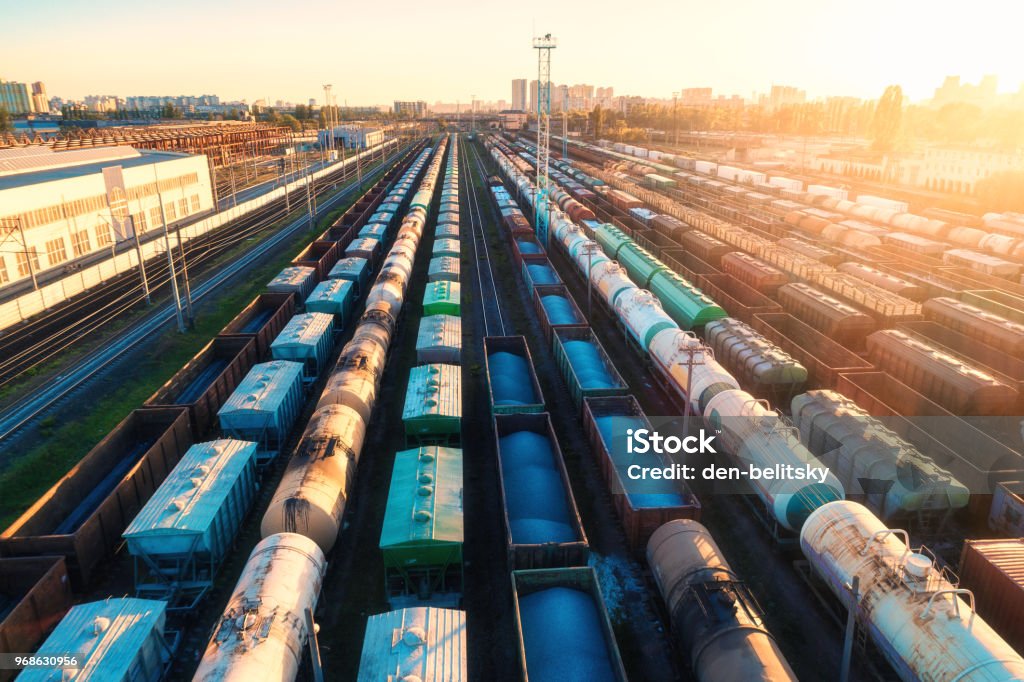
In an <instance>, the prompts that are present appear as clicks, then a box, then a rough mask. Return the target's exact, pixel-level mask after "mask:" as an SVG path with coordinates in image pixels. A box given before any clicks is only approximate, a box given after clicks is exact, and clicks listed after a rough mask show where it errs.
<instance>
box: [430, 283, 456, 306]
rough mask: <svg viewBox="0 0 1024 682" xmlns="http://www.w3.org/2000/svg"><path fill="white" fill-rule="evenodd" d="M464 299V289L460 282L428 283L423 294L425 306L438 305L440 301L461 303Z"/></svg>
mask: <svg viewBox="0 0 1024 682" xmlns="http://www.w3.org/2000/svg"><path fill="white" fill-rule="evenodd" d="M461 297H462V287H461V286H459V283H458V282H448V281H441V282H428V283H427V287H426V289H425V291H424V294H423V304H424V305H427V304H429V303H436V302H438V301H453V302H455V303H458V302H459V299H460V298H461Z"/></svg>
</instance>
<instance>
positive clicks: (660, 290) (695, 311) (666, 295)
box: [647, 270, 726, 329]
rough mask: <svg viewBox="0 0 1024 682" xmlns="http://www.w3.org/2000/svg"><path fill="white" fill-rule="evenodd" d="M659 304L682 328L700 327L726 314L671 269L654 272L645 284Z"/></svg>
mask: <svg viewBox="0 0 1024 682" xmlns="http://www.w3.org/2000/svg"><path fill="white" fill-rule="evenodd" d="M647 287H648V289H650V290H651V293H652V294H654V295H655V296H657V297H658V300H659V301H661V307H662V308H663V309H664V310H665V312H666V313H667V314H668V316H669V317H671V318H672V319H673V320H675V322H676V324H678V325H679V326H680V327H681V328H682V329H695V328H698V327H703V326H704V325H705V324H707V323H708V322H711V321H712V320H719V319H721V318H723V317H725V316H726V312H725V310H723V309H722V307H721V306H719V305H718V304H716V303H715V302H714V301H712V300H711V299H710V298H708V296H707V295H706V294H705V293H704V292H703V291H701V290H700V289H698V288H697V287H696V286H694V285H693V284H691V283H690V282H689V281H688V280H685V279H683V278H682V277H680V276H679V275H677V274H676V273H674V272H672V271H671V270H663V271H661V272H657V273H655V274H654V276H653V277H651V281H650V282H649V283H648V285H647Z"/></svg>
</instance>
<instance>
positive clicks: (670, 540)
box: [647, 519, 797, 682]
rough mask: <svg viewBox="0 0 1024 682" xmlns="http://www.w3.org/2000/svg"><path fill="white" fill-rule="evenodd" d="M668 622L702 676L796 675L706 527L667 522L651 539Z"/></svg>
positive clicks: (771, 680)
mask: <svg viewBox="0 0 1024 682" xmlns="http://www.w3.org/2000/svg"><path fill="white" fill-rule="evenodd" d="M647 564H648V565H649V566H650V567H651V573H652V574H653V575H654V582H655V584H656V585H657V586H658V592H659V593H660V594H661V597H662V599H663V600H664V602H665V607H666V609H667V611H668V621H669V626H670V629H671V631H672V634H673V636H674V637H675V639H676V640H677V641H678V642H679V645H680V648H681V649H682V651H683V653H684V655H685V656H686V660H687V663H688V664H689V666H690V668H691V669H692V670H693V674H694V677H695V678H696V679H697V680H700V682H723V681H725V680H730V681H735V682H739V681H740V680H743V681H744V682H746V681H748V680H749V681H751V682H757V681H758V680H760V681H761V682H781V681H782V680H791V681H793V682H795V680H796V679H797V678H796V675H795V674H794V673H793V671H792V669H791V668H790V667H789V663H788V662H787V661H786V658H785V657H784V656H783V655H782V651H781V650H780V649H779V645H778V644H777V643H776V642H775V638H774V637H772V634H771V633H770V632H769V631H768V629H767V628H766V627H765V625H764V622H765V617H764V611H763V610H762V609H761V606H760V605H759V604H758V603H757V599H756V598H755V597H754V595H753V593H752V592H751V590H750V588H749V587H748V586H747V584H746V583H745V582H744V581H743V580H742V579H741V578H740V576H738V575H737V574H736V573H735V571H733V570H732V568H731V567H730V566H729V562H728V561H726V559H725V556H724V555H723V554H722V550H720V549H719V548H718V545H717V544H715V540H714V538H712V537H711V533H709V532H708V530H707V528H705V527H704V526H702V525H701V524H700V523H698V522H697V521H693V520H690V519H679V520H675V521H669V522H668V523H666V524H665V525H663V526H661V527H660V528H658V530H656V531H655V532H654V534H653V535H651V539H650V541H649V542H648V543H647Z"/></svg>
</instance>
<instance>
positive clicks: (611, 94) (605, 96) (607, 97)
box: [594, 87, 615, 108]
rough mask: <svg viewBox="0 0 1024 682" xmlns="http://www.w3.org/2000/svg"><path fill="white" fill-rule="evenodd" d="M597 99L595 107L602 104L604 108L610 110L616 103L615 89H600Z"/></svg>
mask: <svg viewBox="0 0 1024 682" xmlns="http://www.w3.org/2000/svg"><path fill="white" fill-rule="evenodd" d="M595 97H596V98H597V101H596V102H594V104H595V105H597V104H600V105H601V106H602V107H604V108H609V107H611V106H612V105H613V104H614V102H615V88H612V87H608V88H598V89H597V91H596V93H595Z"/></svg>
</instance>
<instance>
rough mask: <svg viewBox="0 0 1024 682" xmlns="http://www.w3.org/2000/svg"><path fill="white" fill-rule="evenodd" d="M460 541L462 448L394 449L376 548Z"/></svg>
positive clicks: (461, 531) (461, 532) (461, 522)
mask: <svg viewBox="0 0 1024 682" xmlns="http://www.w3.org/2000/svg"><path fill="white" fill-rule="evenodd" d="M462 541H463V516H462V450H460V449H458V448H446V447H440V446H436V445H435V446H426V447H421V448H417V449H414V450H403V451H401V452H398V453H395V466H394V469H392V471H391V488H390V490H389V491H388V503H387V509H386V511H385V512H384V528H383V530H382V531H381V535H380V546H381V548H382V549H385V548H388V547H394V546H397V545H404V544H407V543H414V544H422V543H424V542H462Z"/></svg>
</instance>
